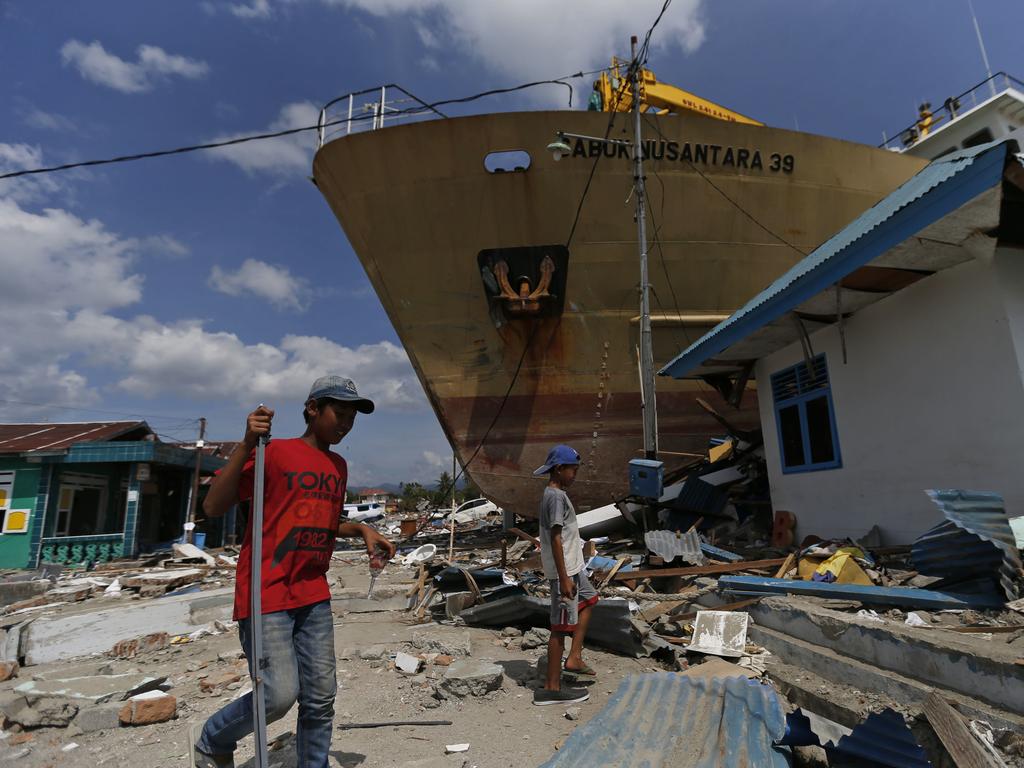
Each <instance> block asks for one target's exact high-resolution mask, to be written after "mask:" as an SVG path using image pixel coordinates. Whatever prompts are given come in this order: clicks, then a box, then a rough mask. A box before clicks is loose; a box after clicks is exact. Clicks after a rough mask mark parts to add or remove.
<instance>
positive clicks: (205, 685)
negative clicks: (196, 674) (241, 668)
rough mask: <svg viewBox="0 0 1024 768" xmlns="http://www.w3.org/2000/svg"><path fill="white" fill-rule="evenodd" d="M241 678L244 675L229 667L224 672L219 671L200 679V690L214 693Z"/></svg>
mask: <svg viewBox="0 0 1024 768" xmlns="http://www.w3.org/2000/svg"><path fill="white" fill-rule="evenodd" d="M241 679H242V675H241V674H240V673H238V672H235V671H234V670H230V669H228V670H225V671H224V672H217V673H215V674H212V675H209V676H208V677H204V678H203V679H202V680H200V681H199V690H201V691H202V692H203V693H213V692H214V691H218V690H220V689H221V688H227V687H228V686H229V685H231V684H232V683H237V682H238V681H239V680H241Z"/></svg>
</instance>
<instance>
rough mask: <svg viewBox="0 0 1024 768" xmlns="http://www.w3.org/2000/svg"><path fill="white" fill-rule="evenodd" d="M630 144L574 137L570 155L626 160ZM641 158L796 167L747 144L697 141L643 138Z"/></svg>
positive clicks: (790, 159)
mask: <svg viewBox="0 0 1024 768" xmlns="http://www.w3.org/2000/svg"><path fill="white" fill-rule="evenodd" d="M632 153H633V147H632V145H630V144H626V143H625V142H614V143H613V142H610V141H608V142H605V141H600V140H599V139H576V140H575V144H574V145H573V148H572V157H600V156H604V157H608V158H616V157H619V158H623V159H626V160H628V159H630V158H631V157H632ZM641 157H642V158H643V159H644V160H666V161H668V162H673V163H674V162H680V163H690V164H691V165H705V166H711V165H714V166H718V167H719V168H729V167H732V168H746V169H748V170H751V171H764V170H767V171H770V172H772V173H792V172H793V169H794V168H795V167H796V160H795V159H794V157H793V155H784V154H781V153H779V152H762V151H761V150H760V149H750V148H748V147H725V146H721V145H719V144H700V143H697V142H692V143H691V142H689V141H684V142H678V141H653V140H648V141H644V142H643V143H642V144H641Z"/></svg>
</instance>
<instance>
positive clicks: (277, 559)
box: [234, 438, 348, 621]
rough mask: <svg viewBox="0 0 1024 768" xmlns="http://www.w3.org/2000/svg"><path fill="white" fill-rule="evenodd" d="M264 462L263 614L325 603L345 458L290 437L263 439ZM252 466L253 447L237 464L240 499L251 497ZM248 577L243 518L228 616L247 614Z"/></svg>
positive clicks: (248, 547) (248, 539)
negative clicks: (231, 610)
mask: <svg viewBox="0 0 1024 768" xmlns="http://www.w3.org/2000/svg"><path fill="white" fill-rule="evenodd" d="M264 464H265V474H264V496H263V553H262V555H263V560H262V572H261V577H262V578H261V580H262V582H263V594H262V610H263V613H271V612H273V611H285V610H289V609H293V608H302V607H303V606H306V605H312V604H313V603H319V602H321V601H323V600H329V599H330V597H331V592H330V588H329V587H328V585H327V577H326V573H327V569H328V567H330V564H331V554H332V553H333V552H334V540H335V538H336V537H337V535H338V524H339V523H340V522H341V514H342V510H343V509H344V502H345V489H346V486H347V485H348V467H347V465H346V464H345V460H344V459H343V458H341V456H339V455H337V454H336V453H330V452H325V451H321V450H318V449H317V448H314V447H312V446H310V445H309V444H307V443H306V442H304V441H303V440H302V439H300V438H294V439H291V440H272V441H270V443H268V444H267V449H266V455H265V462H264ZM255 468H256V453H255V451H254V452H253V453H252V454H250V456H249V459H248V460H247V461H246V463H245V466H244V467H243V468H242V476H241V479H240V481H239V486H238V498H239V500H240V501H249V500H251V499H252V495H253V480H254V475H255ZM251 574H252V516H251V515H250V517H249V524H248V527H247V529H246V532H245V540H244V541H243V542H242V551H241V553H240V554H239V557H238V568H237V570H236V581H235V611H234V617H235V620H236V621H237V620H238V619H244V618H248V617H249V611H250V589H249V583H250V580H251Z"/></svg>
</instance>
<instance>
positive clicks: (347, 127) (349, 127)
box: [345, 94, 352, 136]
mask: <svg viewBox="0 0 1024 768" xmlns="http://www.w3.org/2000/svg"><path fill="white" fill-rule="evenodd" d="M350 133H352V94H349V96H348V122H346V123H345V135H346V136H348V135H349V134H350Z"/></svg>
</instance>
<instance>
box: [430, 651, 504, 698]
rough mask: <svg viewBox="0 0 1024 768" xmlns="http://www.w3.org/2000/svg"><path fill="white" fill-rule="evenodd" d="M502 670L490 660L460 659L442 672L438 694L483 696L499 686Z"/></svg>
mask: <svg viewBox="0 0 1024 768" xmlns="http://www.w3.org/2000/svg"><path fill="white" fill-rule="evenodd" d="M503 680H504V672H503V671H502V669H501V667H499V666H498V665H497V664H495V663H493V662H490V661H475V660H472V659H461V660H459V661H456V662H455V663H454V664H452V665H451V666H450V667H448V670H447V671H446V672H445V673H444V677H443V678H441V682H440V684H439V685H438V694H440V695H441V696H442V697H444V698H448V697H456V698H465V697H466V696H485V695H487V694H488V693H490V692H491V691H496V690H498V688H500V687H501V684H502V681H503Z"/></svg>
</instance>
